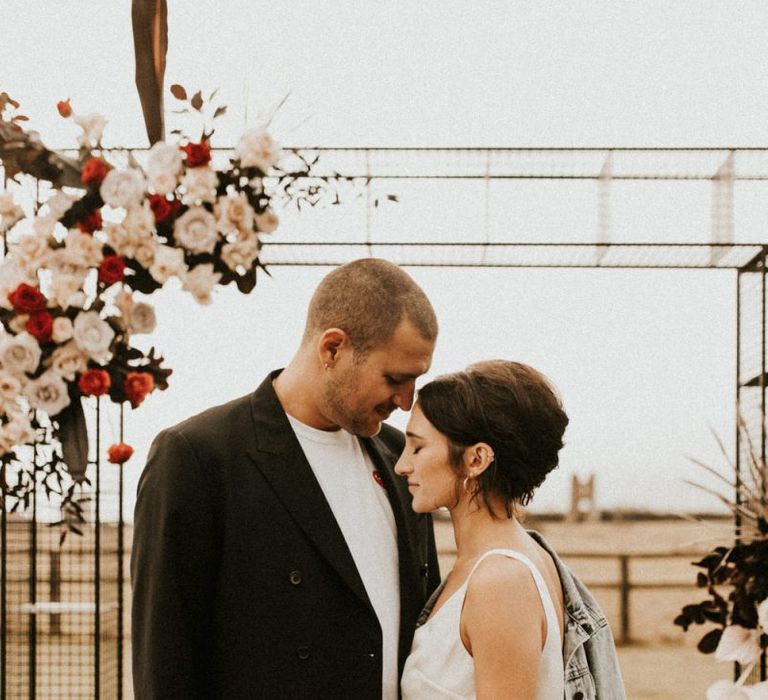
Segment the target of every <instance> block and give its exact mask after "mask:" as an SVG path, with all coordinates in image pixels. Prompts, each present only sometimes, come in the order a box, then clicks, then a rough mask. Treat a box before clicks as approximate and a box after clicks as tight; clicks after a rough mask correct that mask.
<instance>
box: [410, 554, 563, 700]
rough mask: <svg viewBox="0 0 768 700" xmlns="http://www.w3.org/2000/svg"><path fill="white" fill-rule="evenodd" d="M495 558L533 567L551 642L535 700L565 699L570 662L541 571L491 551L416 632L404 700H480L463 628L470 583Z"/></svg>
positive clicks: (529, 563) (521, 558) (527, 561)
mask: <svg viewBox="0 0 768 700" xmlns="http://www.w3.org/2000/svg"><path fill="white" fill-rule="evenodd" d="M494 554H497V555H503V556H506V557H510V558H511V559H516V560H518V561H520V562H522V563H523V564H525V565H526V566H527V567H528V569H529V570H530V572H531V575H532V576H533V580H534V581H535V583H536V588H537V589H538V591H539V596H540V597H541V604H542V606H543V608H544V614H545V616H546V620H547V631H546V640H545V642H544V648H543V649H542V653H541V659H540V661H539V673H538V683H537V690H536V696H535V698H531V700H563V697H564V696H565V664H564V662H563V651H562V642H561V640H560V624H559V622H558V617H559V616H558V614H557V611H556V608H555V604H554V603H553V602H552V598H551V596H550V595H549V590H548V589H547V585H546V583H545V582H544V577H543V576H542V575H541V572H540V571H539V570H538V569H537V568H536V566H535V565H534V564H533V562H532V561H531V560H530V559H529V558H528V557H526V556H525V555H524V554H521V553H520V552H518V551H515V550H513V549H491V550H489V551H487V552H485V553H484V554H483V555H482V556H481V557H480V558H479V559H478V560H477V562H476V563H475V565H474V566H473V567H472V571H470V572H469V576H467V580H466V581H464V583H463V584H462V585H461V587H460V588H459V589H457V590H456V591H455V592H454V593H453V594H452V595H451V597H450V598H448V600H446V601H445V602H444V603H443V605H442V606H441V607H440V608H439V609H438V611H437V612H436V613H435V614H434V615H433V616H432V617H431V618H430V619H429V620H427V622H425V623H424V624H423V625H422V626H421V627H419V628H418V629H417V630H416V634H415V635H414V638H413V644H412V646H411V653H410V655H409V656H408V659H407V660H406V662H405V668H404V669H403V676H402V680H401V683H400V685H401V690H402V698H403V700H446V699H448V698H452V699H454V700H459V699H460V700H474V698H476V693H475V668H474V661H473V659H472V656H471V655H470V654H469V652H468V651H467V650H466V648H465V647H464V643H463V642H462V641H461V634H460V631H459V624H460V620H461V610H462V608H463V607H464V598H465V596H466V594H467V585H468V584H469V581H470V579H471V578H472V574H473V573H474V572H475V569H477V567H478V566H479V565H480V562H481V561H483V560H484V559H485V558H486V557H489V556H491V555H494Z"/></svg>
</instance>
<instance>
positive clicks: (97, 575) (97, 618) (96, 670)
mask: <svg viewBox="0 0 768 700" xmlns="http://www.w3.org/2000/svg"><path fill="white" fill-rule="evenodd" d="M100 409H101V399H100V398H99V397H97V398H96V461H95V465H94V466H95V469H96V479H95V482H96V493H95V520H96V522H95V523H94V536H95V542H94V572H93V581H94V622H93V634H94V650H93V652H94V659H93V685H94V688H93V697H94V699H95V700H99V691H100V681H101V411H100Z"/></svg>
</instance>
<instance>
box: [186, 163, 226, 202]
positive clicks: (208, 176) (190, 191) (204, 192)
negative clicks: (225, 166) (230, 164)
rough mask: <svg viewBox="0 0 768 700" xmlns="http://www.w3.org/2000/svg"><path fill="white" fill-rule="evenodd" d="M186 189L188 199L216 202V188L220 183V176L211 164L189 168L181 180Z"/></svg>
mask: <svg viewBox="0 0 768 700" xmlns="http://www.w3.org/2000/svg"><path fill="white" fill-rule="evenodd" d="M181 184H182V186H183V187H184V189H185V190H186V193H187V199H189V200H191V201H201V202H214V201H216V188H217V187H218V185H219V176H218V175H216V171H215V170H213V169H212V168H210V167H209V166H207V165H205V166H200V167H197V168H189V169H188V170H187V172H186V174H185V175H184V177H183V178H182V180H181Z"/></svg>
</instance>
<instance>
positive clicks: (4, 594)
mask: <svg viewBox="0 0 768 700" xmlns="http://www.w3.org/2000/svg"><path fill="white" fill-rule="evenodd" d="M7 468H8V465H7V463H6V462H5V460H3V463H2V467H0V488H2V503H1V504H0V513H1V515H0V542H1V543H2V544H0V546H1V547H2V550H3V551H2V561H0V565H1V566H0V700H5V698H6V687H7V685H6V681H5V677H6V669H7V664H6V654H7V649H8V609H7V600H8V574H7V571H8V561H9V557H8V514H7V512H6V503H5V499H6V495H7V486H6V470H7Z"/></svg>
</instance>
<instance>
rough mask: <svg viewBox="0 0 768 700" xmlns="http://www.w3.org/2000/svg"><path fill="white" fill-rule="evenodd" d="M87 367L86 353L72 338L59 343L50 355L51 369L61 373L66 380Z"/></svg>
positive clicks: (69, 379) (73, 377)
mask: <svg viewBox="0 0 768 700" xmlns="http://www.w3.org/2000/svg"><path fill="white" fill-rule="evenodd" d="M86 369H88V355H87V354H86V353H85V352H84V351H83V350H82V348H80V347H79V346H78V345H77V343H76V342H75V341H74V340H71V341H69V342H68V343H65V344H64V345H60V346H59V347H58V348H56V349H55V350H54V351H53V354H52V355H51V371H52V372H56V374H59V375H61V376H62V377H63V378H64V379H66V380H67V381H68V382H71V381H74V379H75V376H76V375H78V374H80V373H82V372H85V370H86Z"/></svg>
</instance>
